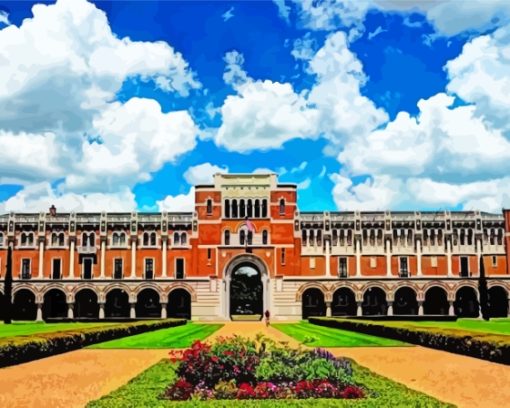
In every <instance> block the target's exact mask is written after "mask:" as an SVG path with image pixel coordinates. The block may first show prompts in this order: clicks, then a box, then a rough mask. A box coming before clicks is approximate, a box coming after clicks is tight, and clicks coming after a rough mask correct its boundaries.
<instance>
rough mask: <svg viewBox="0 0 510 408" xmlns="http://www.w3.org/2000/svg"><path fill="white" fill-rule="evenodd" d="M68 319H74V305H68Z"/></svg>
mask: <svg viewBox="0 0 510 408" xmlns="http://www.w3.org/2000/svg"><path fill="white" fill-rule="evenodd" d="M67 318H68V319H74V303H68V304H67Z"/></svg>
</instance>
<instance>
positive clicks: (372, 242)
mask: <svg viewBox="0 0 510 408" xmlns="http://www.w3.org/2000/svg"><path fill="white" fill-rule="evenodd" d="M370 245H371V246H375V230H374V229H372V228H371V229H370Z"/></svg>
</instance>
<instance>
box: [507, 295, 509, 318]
mask: <svg viewBox="0 0 510 408" xmlns="http://www.w3.org/2000/svg"><path fill="white" fill-rule="evenodd" d="M507 313H508V317H510V298H508V312H507Z"/></svg>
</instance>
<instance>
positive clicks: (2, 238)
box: [0, 232, 4, 247]
mask: <svg viewBox="0 0 510 408" xmlns="http://www.w3.org/2000/svg"><path fill="white" fill-rule="evenodd" d="M3 245H4V234H2V233H1V232H0V247H1V246H3Z"/></svg>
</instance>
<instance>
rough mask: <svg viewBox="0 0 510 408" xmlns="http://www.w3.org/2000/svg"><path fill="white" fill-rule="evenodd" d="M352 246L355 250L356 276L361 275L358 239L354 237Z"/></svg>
mask: <svg viewBox="0 0 510 408" xmlns="http://www.w3.org/2000/svg"><path fill="white" fill-rule="evenodd" d="M354 246H355V250H356V276H358V277H359V276H361V251H360V248H359V240H358V239H356V238H355V240H354Z"/></svg>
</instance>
